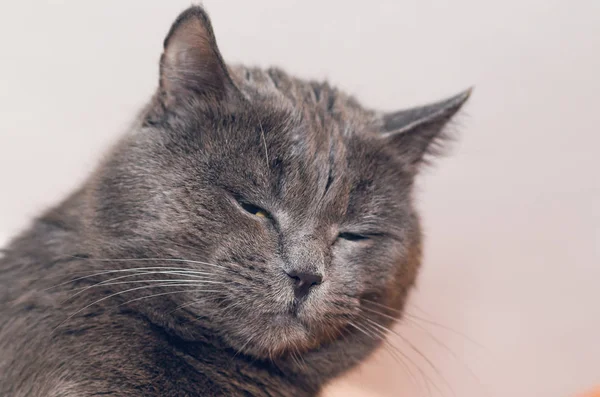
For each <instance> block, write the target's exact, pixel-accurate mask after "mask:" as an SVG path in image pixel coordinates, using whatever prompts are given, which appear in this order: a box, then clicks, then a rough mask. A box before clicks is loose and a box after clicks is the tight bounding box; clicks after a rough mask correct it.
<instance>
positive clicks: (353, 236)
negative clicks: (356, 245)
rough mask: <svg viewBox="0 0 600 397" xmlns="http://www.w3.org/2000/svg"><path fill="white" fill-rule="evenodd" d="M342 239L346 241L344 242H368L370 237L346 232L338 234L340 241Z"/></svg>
mask: <svg viewBox="0 0 600 397" xmlns="http://www.w3.org/2000/svg"><path fill="white" fill-rule="evenodd" d="M340 238H341V239H344V240H348V241H361V240H368V239H369V236H366V235H364V234H357V233H348V232H344V233H340V234H338V239H340Z"/></svg>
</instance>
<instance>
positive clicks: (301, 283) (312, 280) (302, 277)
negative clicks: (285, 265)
mask: <svg viewBox="0 0 600 397" xmlns="http://www.w3.org/2000/svg"><path fill="white" fill-rule="evenodd" d="M287 275H288V276H289V277H290V278H291V279H292V280H293V281H294V295H295V297H296V299H302V298H304V297H305V296H306V295H308V293H309V292H310V289H311V287H313V286H315V285H319V284H321V282H323V276H321V275H320V274H318V273H313V272H299V271H295V270H292V271H289V272H287Z"/></svg>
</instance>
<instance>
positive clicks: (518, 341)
mask: <svg viewBox="0 0 600 397" xmlns="http://www.w3.org/2000/svg"><path fill="white" fill-rule="evenodd" d="M189 4H190V0H169V1H167V0H128V1H121V0H119V1H117V0H104V1H101V2H91V1H81V0H77V1H76V0H71V1H58V0H54V1H51V0H48V1H27V0H20V1H17V0H12V1H9V0H4V1H2V2H1V3H0V48H1V52H0V244H3V243H4V242H5V241H6V240H7V239H8V238H9V237H11V236H12V235H14V234H15V233H16V232H18V231H19V230H21V229H23V228H24V227H26V226H27V224H28V222H29V220H30V219H31V218H32V217H33V216H35V215H36V214H38V213H39V212H40V211H41V210H43V209H44V208H47V207H48V206H51V205H54V204H55V203H56V202H57V201H58V200H60V199H61V198H62V197H64V196H65V195H66V194H67V193H68V192H69V191H71V190H72V189H73V188H75V187H76V186H77V185H78V184H79V183H80V182H81V181H82V180H83V178H85V176H86V175H88V174H89V172H90V171H91V169H92V168H93V167H94V165H95V164H96V163H97V161H98V159H99V158H100V156H101V154H102V152H103V151H104V150H105V149H106V148H107V147H108V146H109V145H110V144H111V142H113V141H114V140H115V139H116V138H117V137H118V136H119V135H120V134H122V133H123V132H124V131H125V130H126V128H127V126H128V124H129V123H130V122H131V121H132V119H133V117H134V115H135V113H136V112H137V111H138V109H139V108H140V107H141V106H142V105H143V104H144V103H145V101H146V100H147V99H148V98H149V96H150V95H151V94H152V92H153V90H154V89H155V87H156V85H157V73H158V59H159V55H160V53H161V50H162V40H163V38H164V35H165V34H166V32H167V30H168V28H169V26H170V24H171V22H172V21H173V20H174V18H175V17H176V16H177V14H178V13H179V12H180V11H182V10H183V9H184V8H186V7H187V6H188V5H189ZM204 5H205V6H206V8H207V10H208V12H209V13H210V15H211V17H212V19H213V24H214V27H215V31H216V36H217V40H218V43H219V45H220V48H221V51H222V53H223V55H224V57H225V59H226V60H227V61H228V62H243V63H247V64H255V65H261V66H269V65H278V66H281V67H283V68H285V69H287V70H288V71H290V72H292V73H294V74H297V75H299V76H301V77H306V78H313V79H328V80H330V81H331V82H332V83H334V84H336V85H338V86H339V87H340V88H342V89H344V90H346V91H348V92H349V93H352V94H354V95H356V96H357V97H358V98H359V99H360V100H361V101H362V102H363V103H364V104H366V105H368V106H370V107H376V108H380V109H382V110H394V109H399V108H402V107H407V106H412V105H417V104H421V103H424V102H428V101H432V100H436V99H440V98H443V97H445V96H448V95H451V94H453V93H455V92H458V91H460V90H462V89H464V88H466V87H468V86H471V85H475V86H476V89H475V92H474V95H473V97H472V98H471V100H470V102H469V104H468V106H467V107H466V108H465V111H464V112H463V113H462V116H461V117H460V118H459V120H460V140H459V141H458V142H457V143H456V144H455V145H454V148H453V151H452V155H451V156H449V157H447V158H443V159H441V160H439V161H437V163H436V166H435V167H433V168H431V169H429V170H427V171H426V172H425V173H424V174H423V175H422V176H421V178H420V181H419V182H420V183H419V200H420V201H419V203H420V204H419V207H420V209H421V211H422V214H423V220H424V227H425V231H426V252H425V263H424V267H423V272H422V277H421V278H420V282H419V285H418V289H417V291H415V293H414V295H413V297H412V300H411V303H410V307H409V316H408V318H407V320H406V321H404V322H403V323H402V324H399V325H398V326H397V327H396V331H397V333H398V335H391V336H390V339H389V343H390V345H394V346H395V347H390V346H387V347H386V348H384V349H381V350H380V351H378V352H377V353H376V354H375V355H374V356H373V357H372V358H371V359H370V360H369V361H368V362H366V363H365V364H364V365H363V366H362V367H360V368H358V369H357V370H356V371H354V372H353V373H351V374H349V375H348V376H347V377H345V378H343V379H340V380H339V381H337V382H335V383H334V384H332V385H331V386H330V388H329V389H328V390H327V392H326V395H327V396H329V397H334V396H381V397H383V396H411V397H412V396H478V397H479V396H514V397H521V396H522V397H531V396H540V397H541V396H549V397H554V396H556V397H559V396H572V395H574V394H577V393H579V392H582V391H584V390H586V389H588V388H590V387H592V386H594V385H596V384H599V383H600V340H599V339H600V288H599V284H600V176H599V171H600V153H599V152H600V148H599V147H600V110H599V109H598V107H599V106H600V75H599V73H600V51H599V50H598V48H599V45H600V1H597V0H580V1H577V2H567V1H565V0H503V1H496V2H487V1H486V2H484V1H477V0H454V1H434V0H393V1H377V0H372V1H369V2H366V1H358V0H357V1H354V0H352V1H351V0H346V1H341V0H339V1H323V0H321V1H316V0H303V1H283V0H269V1H267V0H254V1H244V0H238V1H233V0H228V1H223V0H221V1H217V0H206V1H204ZM417 350H418V351H419V353H417V352H416V351H417Z"/></svg>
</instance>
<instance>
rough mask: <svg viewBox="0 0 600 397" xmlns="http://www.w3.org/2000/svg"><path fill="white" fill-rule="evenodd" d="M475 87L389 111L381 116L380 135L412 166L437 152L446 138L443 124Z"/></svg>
mask: <svg viewBox="0 0 600 397" xmlns="http://www.w3.org/2000/svg"><path fill="white" fill-rule="evenodd" d="M471 91H472V89H468V90H466V91H463V92H461V93H460V94H458V95H455V96H453V97H451V98H447V99H444V100H441V101H438V102H435V103H431V104H428V105H424V106H419V107H415V108H411V109H406V110H400V111H397V112H392V113H386V114H384V115H383V116H382V117H381V119H380V123H381V124H382V131H381V137H382V139H385V140H386V141H388V143H389V144H390V145H392V146H394V147H395V149H396V150H397V151H398V152H399V155H400V159H401V160H402V161H404V162H406V163H407V165H408V166H410V167H416V166H418V165H419V164H420V163H421V162H423V160H424V158H425V156H426V155H427V154H434V153H435V152H436V149H437V148H438V147H439V144H440V141H443V139H444V138H445V135H444V127H445V126H446V124H448V122H449V121H450V120H451V119H452V117H453V116H454V115H455V114H456V113H457V112H458V111H459V110H460V108H461V107H462V106H463V105H464V103H465V102H466V101H467V99H469V96H470V95H471Z"/></svg>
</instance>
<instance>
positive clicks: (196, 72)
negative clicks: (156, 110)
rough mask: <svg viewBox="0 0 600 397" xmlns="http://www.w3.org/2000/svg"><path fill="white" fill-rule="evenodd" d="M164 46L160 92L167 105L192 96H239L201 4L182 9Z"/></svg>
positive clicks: (214, 97) (219, 99)
mask: <svg viewBox="0 0 600 397" xmlns="http://www.w3.org/2000/svg"><path fill="white" fill-rule="evenodd" d="M163 45H164V51H163V54H162V57H161V60H160V91H161V95H162V97H163V98H162V99H163V102H164V103H165V105H166V107H167V108H168V107H170V106H174V104H175V103H177V102H180V101H185V100H188V99H189V98H190V97H194V98H199V99H201V100H202V99H206V100H211V101H215V100H216V101H227V100H230V99H232V97H235V96H236V95H239V91H237V88H236V87H235V84H234V83H233V81H232V79H231V77H230V75H229V72H228V71H227V66H226V65H225V62H224V61H223V57H222V56H221V53H220V52H219V48H218V47H217V42H216V39H215V35H214V32H213V28H212V25H211V23H210V19H209V17H208V14H207V13H206V11H204V9H203V8H202V7H199V6H192V7H190V8H188V9H187V10H185V11H184V12H182V13H181V14H180V15H179V17H177V19H176V20H175V22H174V23H173V25H172V26H171V29H170V31H169V33H168V34H167V37H166V38H165V40H164V44H163Z"/></svg>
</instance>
